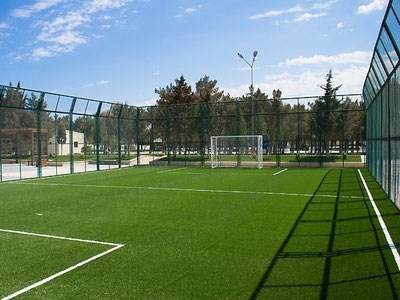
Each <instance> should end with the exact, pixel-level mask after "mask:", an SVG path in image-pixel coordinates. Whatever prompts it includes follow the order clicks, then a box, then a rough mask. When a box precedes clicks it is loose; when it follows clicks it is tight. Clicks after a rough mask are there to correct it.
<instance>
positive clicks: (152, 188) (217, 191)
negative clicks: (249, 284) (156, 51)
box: [9, 182, 364, 199]
mask: <svg viewBox="0 0 400 300" xmlns="http://www.w3.org/2000/svg"><path fill="white" fill-rule="evenodd" d="M9 184H11V183H9ZM13 184H23V185H44V186H65V187H85V188H107V189H110V188H115V189H136V190H148V191H150V190H154V191H175V192H201V193H225V194H244V195H278V196H294V197H312V196H314V195H313V194H299V193H284V192H281V193H278V192H261V191H239V190H231V191H230V190H208V189H187V188H173V187H152V186H124V185H95V184H66V183H43V182H40V183H32V182H14V183H13ZM315 197H320V198H336V197H337V196H336V195H315ZM340 198H342V199H364V198H363V197H357V196H341V197H340Z"/></svg>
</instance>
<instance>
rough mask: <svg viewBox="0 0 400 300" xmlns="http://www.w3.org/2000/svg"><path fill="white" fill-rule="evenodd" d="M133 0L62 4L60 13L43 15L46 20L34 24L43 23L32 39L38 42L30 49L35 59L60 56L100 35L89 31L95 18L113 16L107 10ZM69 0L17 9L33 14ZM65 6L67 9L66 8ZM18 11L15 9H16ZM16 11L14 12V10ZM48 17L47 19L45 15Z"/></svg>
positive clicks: (46, 0)
mask: <svg viewBox="0 0 400 300" xmlns="http://www.w3.org/2000/svg"><path fill="white" fill-rule="evenodd" d="M132 1H133V0H85V1H82V2H81V5H80V6H79V7H77V8H75V9H74V8H72V9H71V6H68V5H66V6H65V7H62V8H60V12H61V13H60V14H58V16H56V17H54V14H50V15H49V16H44V20H43V21H39V22H37V23H36V24H35V26H36V27H40V32H39V34H38V35H37V37H36V40H35V41H31V42H29V43H30V44H33V45H36V48H35V49H33V50H32V52H31V53H30V57H31V58H32V59H33V60H40V59H41V58H45V57H52V56H57V55H60V54H63V53H66V52H71V51H74V50H75V49H76V47H78V46H79V45H83V44H86V43H87V42H88V40H89V39H90V38H99V37H101V36H99V35H96V34H95V33H93V32H89V31H88V28H90V27H91V23H93V22H95V21H107V20H110V19H112V17H111V16H109V15H108V14H106V13H105V12H106V11H108V10H111V9H117V8H122V7H124V6H125V5H126V4H127V3H129V2H132ZM60 2H66V0H40V1H38V0H37V1H36V3H35V4H34V5H32V6H29V7H23V8H22V10H25V12H22V13H21V12H19V14H18V12H17V13H16V14H17V15H18V16H20V17H21V16H22V15H23V14H25V17H28V16H30V15H31V14H32V13H33V12H38V11H40V10H43V9H46V8H48V7H50V6H53V5H56V4H57V3H60ZM63 9H64V11H63ZM100 11H101V12H103V13H102V14H101V16H98V17H95V16H94V14H95V13H98V12H100ZM14 12H15V11H14ZM14 15H15V14H14ZM46 18H47V19H46ZM109 27H110V25H106V24H100V26H99V28H100V29H106V28H109Z"/></svg>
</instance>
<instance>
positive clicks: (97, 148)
mask: <svg viewBox="0 0 400 300" xmlns="http://www.w3.org/2000/svg"><path fill="white" fill-rule="evenodd" d="M102 105H103V102H99V106H98V107H97V112H96V115H95V120H96V122H95V124H96V126H95V134H94V135H95V142H96V169H97V171H100V123H99V121H100V120H99V118H100V112H101V106H102Z"/></svg>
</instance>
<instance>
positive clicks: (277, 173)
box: [272, 168, 288, 176]
mask: <svg viewBox="0 0 400 300" xmlns="http://www.w3.org/2000/svg"><path fill="white" fill-rule="evenodd" d="M287 170H288V169H287V168H286V169H283V170H282V171H279V172H276V173H274V174H272V175H273V176H276V175H279V174H281V173H283V172H285V171H287Z"/></svg>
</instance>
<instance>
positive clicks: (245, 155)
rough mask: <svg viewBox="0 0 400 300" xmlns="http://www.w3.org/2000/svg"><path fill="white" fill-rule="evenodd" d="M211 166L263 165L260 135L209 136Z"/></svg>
mask: <svg viewBox="0 0 400 300" xmlns="http://www.w3.org/2000/svg"><path fill="white" fill-rule="evenodd" d="M211 167H212V168H217V167H248V168H251V167H253V168H259V169H261V168H262V167H263V136H262V135H230V136H212V137H211Z"/></svg>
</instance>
